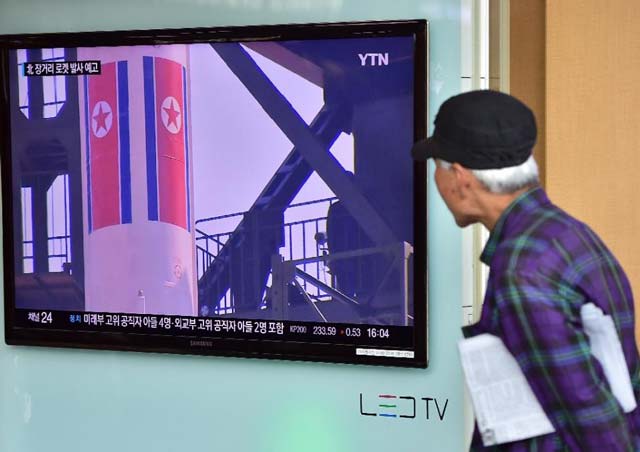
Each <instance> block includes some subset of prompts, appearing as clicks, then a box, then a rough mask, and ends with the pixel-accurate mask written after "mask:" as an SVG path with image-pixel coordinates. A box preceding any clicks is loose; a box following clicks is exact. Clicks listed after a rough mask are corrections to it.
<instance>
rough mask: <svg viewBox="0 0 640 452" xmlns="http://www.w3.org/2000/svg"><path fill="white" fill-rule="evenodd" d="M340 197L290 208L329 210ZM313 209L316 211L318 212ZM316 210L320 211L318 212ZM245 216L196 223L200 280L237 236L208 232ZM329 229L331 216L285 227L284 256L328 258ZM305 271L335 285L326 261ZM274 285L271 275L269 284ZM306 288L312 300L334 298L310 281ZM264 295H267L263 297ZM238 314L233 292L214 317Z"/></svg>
mask: <svg viewBox="0 0 640 452" xmlns="http://www.w3.org/2000/svg"><path fill="white" fill-rule="evenodd" d="M337 200H338V198H335V197H332V198H323V199H317V200H314V201H309V202H302V203H297V204H291V205H290V206H289V207H288V209H296V210H302V209H303V208H305V207H309V206H315V207H316V209H317V210H319V208H321V207H322V205H323V204H324V205H325V206H326V209H323V210H324V212H327V211H328V210H329V206H331V204H333V203H334V202H336V201H337ZM316 209H313V210H316ZM296 210H293V211H292V210H289V212H295V211H296ZM317 210H316V212H317ZM244 215H245V212H236V213H231V214H227V215H220V216H216V217H210V218H203V219H200V220H197V221H196V229H195V231H196V267H197V275H198V280H199V279H200V278H201V277H202V276H203V275H204V274H205V272H206V271H207V269H208V268H209V267H210V266H211V265H212V264H213V262H214V261H215V259H216V257H217V256H218V255H219V253H220V251H221V250H222V248H223V247H224V245H225V243H226V242H227V240H228V239H229V237H231V235H232V234H233V231H224V232H205V229H207V230H209V231H211V230H213V231H215V228H216V225H215V223H216V222H221V221H222V220H229V219H234V218H236V219H237V220H238V223H240V220H241V219H242V217H243V216H244ZM326 230H327V217H326V215H324V216H317V215H316V216H312V217H311V218H306V219H302V220H297V221H290V222H288V223H285V224H284V238H285V241H284V242H285V243H284V247H282V248H281V249H280V254H281V255H282V256H283V257H284V259H285V260H300V259H309V258H316V257H319V256H323V255H326V254H327V253H328V250H327V248H326ZM302 270H303V271H304V272H305V273H308V274H311V275H314V276H315V278H316V279H317V280H319V281H324V282H325V283H326V284H327V285H329V286H331V285H332V282H331V281H330V278H331V275H330V273H329V272H328V270H327V267H326V264H325V262H324V261H323V260H317V261H314V262H311V263H308V264H306V263H305V264H302ZM267 284H268V285H270V284H271V276H269V280H268V282H267ZM301 284H302V286H303V288H304V290H305V292H307V293H308V294H309V296H310V297H312V298H315V299H323V298H327V299H328V298H330V296H329V295H327V294H326V293H325V292H323V291H322V290H320V289H319V288H318V287H316V286H311V285H308V283H307V281H303V282H302V283H301ZM263 296H264V294H263ZM233 312H234V300H233V294H232V293H231V291H230V290H229V291H227V293H226V294H225V295H224V296H223V298H222V299H220V300H219V303H218V305H217V307H216V308H214V314H216V315H221V314H232V313H233Z"/></svg>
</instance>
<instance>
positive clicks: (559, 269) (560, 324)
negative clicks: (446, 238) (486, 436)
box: [463, 187, 640, 452]
mask: <svg viewBox="0 0 640 452" xmlns="http://www.w3.org/2000/svg"><path fill="white" fill-rule="evenodd" d="M480 259H481V260H482V262H484V263H485V264H487V265H489V267H490V273H489V281H488V283H487V292H486V294H485V299H484V305H483V307H482V315H481V319H480V321H479V322H478V323H476V324H474V325H470V326H468V327H464V328H463V333H464V335H465V336H466V337H470V336H475V335H478V334H481V333H491V334H493V335H496V336H498V337H500V338H501V339H502V341H503V342H504V343H505V345H506V347H507V348H508V349H509V351H510V352H511V353H512V354H513V356H514V357H515V358H516V360H517V362H518V364H519V365H520V367H521V369H522V371H523V372H524V374H525V376H526V378H527V381H528V382H529V384H530V385H531V388H532V390H533V392H534V394H535V395H536V397H537V398H538V400H539V401H540V404H541V405H542V408H543V409H544V411H545V413H546V414H547V416H548V417H549V419H550V421H551V423H552V424H553V426H554V428H555V432H554V433H552V434H549V435H544V436H539V437H537V438H532V439H528V440H524V441H516V442H513V443H509V444H503V445H500V446H495V447H490V448H484V447H483V446H482V441H481V439H480V435H479V434H478V431H477V428H476V431H475V433H474V438H473V442H472V445H471V450H472V451H477V450H494V451H510V452H516V451H518V452H520V451H539V452H548V451H576V452H588V451H597V452H602V451H605V452H617V451H636V450H640V445H639V444H640V441H639V439H640V409H636V410H635V411H633V412H632V413H629V414H626V415H625V414H624V413H623V412H622V410H621V408H620V406H619V405H618V403H617V401H616V399H615V398H614V396H613V395H612V393H611V390H610V388H609V385H608V383H607V381H606V379H605V377H604V374H603V371H602V368H601V366H600V364H599V363H598V361H597V360H595V359H594V358H593V357H592V356H591V354H590V351H589V342H588V339H587V337H586V335H585V332H584V330H583V327H582V324H581V321H580V307H581V306H582V305H583V304H584V303H587V302H590V301H591V302H593V303H594V304H596V305H597V306H598V307H600V308H601V309H602V310H603V311H604V312H605V313H607V314H611V315H612V317H613V320H614V322H615V325H616V329H617V331H618V335H619V337H620V338H621V342H622V347H623V350H624V355H625V358H626V361H627V366H628V368H629V372H630V375H631V382H632V384H633V388H634V392H635V396H636V400H638V402H640V361H639V358H638V350H637V348H636V343H635V339H634V308H633V297H632V295H631V288H630V286H629V282H628V280H627V278H626V276H625V274H624V271H623V270H622V268H621V267H620V264H619V263H618V261H616V259H615V258H614V256H613V255H612V254H611V252H610V251H609V250H608V249H607V248H606V246H605V245H604V244H603V243H602V241H601V240H600V239H599V238H598V237H597V236H596V235H595V234H594V233H593V231H592V230H591V229H589V227H588V226H586V225H585V224H583V223H581V222H579V221H577V220H576V219H574V218H572V217H571V216H569V215H568V214H567V213H566V212H564V211H562V210H561V209H559V208H558V207H556V206H555V205H553V204H552V203H551V202H550V201H549V199H548V198H547V196H546V194H545V192H544V191H543V190H542V189H541V188H539V187H538V188H534V189H532V190H530V191H528V192H526V193H524V194H523V195H522V196H520V197H519V198H518V199H516V200H515V201H514V202H513V203H512V204H511V205H510V206H509V207H508V208H507V209H506V210H505V212H504V213H503V214H502V215H501V217H500V219H499V220H498V222H497V224H496V226H495V228H494V230H493V231H492V233H491V236H490V238H489V241H488V242H487V245H486V247H485V249H484V251H483V253H482V256H481V257H480Z"/></svg>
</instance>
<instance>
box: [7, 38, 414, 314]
mask: <svg viewBox="0 0 640 452" xmlns="http://www.w3.org/2000/svg"><path fill="white" fill-rule="evenodd" d="M12 52H13V54H12V62H13V65H12V66H11V67H10V71H12V74H13V76H14V77H15V81H16V84H15V86H16V88H17V89H16V90H15V92H12V93H11V96H12V99H15V101H16V102H17V107H16V109H15V112H16V113H15V114H13V113H12V125H11V143H12V174H13V183H14V186H13V189H14V193H13V209H14V214H13V227H14V240H15V244H14V245H15V246H14V260H15V265H14V269H15V284H16V286H15V305H16V306H15V307H16V308H17V309H25V310H34V311H36V310H37V311H43V310H44V311H71V312H80V313H84V312H91V313H130V314H145V315H146V314H158V315H172V316H190V317H200V318H229V319H256V320H283V321H299V322H316V323H326V324H359V325H374V326H375V325H381V326H412V325H413V311H414V309H413V303H414V302H413V299H414V297H413V292H412V291H413V263H412V262H413V245H414V239H413V237H414V231H413V228H414V218H413V212H414V210H413V200H414V198H413V193H414V190H413V162H412V161H411V157H410V154H409V149H410V148H411V143H412V142H413V138H414V122H413V114H414V105H413V102H414V101H413V99H414V98H413V88H414V66H413V64H414V63H413V61H414V60H413V52H414V40H413V38H412V37H380V38H367V39H365V38H348V39H318V40H299V41H264V42H261V41H255V42H243V43H231V42H229V43H196V44H170V45H157V46H146V45H145V46H114V47H83V48H77V49H62V48H53V49H26V50H15V51H12ZM34 62H35V63H37V64H42V66H37V67H36V66H33V65H32V64H31V63H34ZM68 62H97V64H93V65H91V64H87V65H84V66H82V67H80V68H79V69H78V68H74V67H73V66H72V65H71V64H66V63H68ZM47 63H54V65H53V67H54V71H56V72H55V75H52V74H49V75H47V74H46V73H40V74H37V75H36V74H33V72H32V71H34V70H36V69H37V70H38V71H46V70H48V69H47V68H50V67H51V65H47ZM57 63H65V64H64V65H56V64H57ZM79 64H80V63H79ZM59 71H62V73H61V72H59ZM65 71H66V72H65ZM72 71H73V72H75V73H72ZM30 72H31V73H30Z"/></svg>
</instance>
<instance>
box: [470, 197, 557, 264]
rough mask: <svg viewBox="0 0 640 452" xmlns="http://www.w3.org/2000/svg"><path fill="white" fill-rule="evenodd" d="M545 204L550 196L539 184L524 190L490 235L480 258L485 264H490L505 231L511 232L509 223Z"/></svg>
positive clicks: (507, 209) (499, 219) (506, 210)
mask: <svg viewBox="0 0 640 452" xmlns="http://www.w3.org/2000/svg"><path fill="white" fill-rule="evenodd" d="M545 204H549V198H547V194H546V193H545V192H544V190H543V189H542V188H541V187H539V186H538V187H534V188H532V189H531V190H528V191H526V192H524V193H523V194H521V195H520V196H518V197H517V198H516V199H514V200H513V202H512V203H511V204H509V206H508V207H507V208H506V209H505V210H504V211H503V212H502V214H501V215H500V218H498V221H497V222H496V225H495V226H494V228H493V231H491V235H489V240H487V244H486V245H485V246H484V249H483V250H482V254H481V255H480V260H481V261H482V262H483V263H484V264H486V265H490V263H491V258H492V257H493V254H494V253H495V251H496V248H497V247H498V244H499V243H500V242H501V241H502V238H503V236H504V235H505V233H508V232H509V225H512V224H514V223H515V222H516V221H517V219H518V218H521V217H522V216H523V215H525V214H527V213H529V212H531V211H532V210H535V209H537V208H538V207H540V206H543V205H545Z"/></svg>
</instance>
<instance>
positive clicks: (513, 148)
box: [411, 90, 537, 169]
mask: <svg viewBox="0 0 640 452" xmlns="http://www.w3.org/2000/svg"><path fill="white" fill-rule="evenodd" d="M433 124H434V126H435V128H434V131H433V135H432V136H431V137H429V138H427V139H426V140H422V141H419V142H417V143H416V144H415V145H414V146H413V149H412V150H411V154H412V155H413V158H414V159H416V160H426V159H429V158H438V159H442V160H445V161H447V162H451V163H454V162H457V163H459V164H460V165H462V166H464V167H465V168H469V169H496V168H505V167H508V166H516V165H520V164H521V163H524V162H525V161H526V160H527V159H528V158H529V156H530V155H531V151H532V149H533V145H534V144H535V143H536V134H537V130H536V120H535V118H534V116H533V112H532V111H531V110H530V109H529V107H527V106H526V105H525V104H523V103H522V102H520V101H519V100H518V99H516V98H515V97H513V96H510V95H508V94H505V93H501V92H499V91H491V90H481V91H470V92H467V93H463V94H459V95H457V96H453V97H451V98H449V99H447V100H446V101H445V102H444V103H443V104H442V105H441V106H440V110H439V111H438V114H437V115H436V119H435V121H434V122H433Z"/></svg>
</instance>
